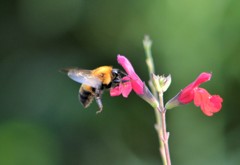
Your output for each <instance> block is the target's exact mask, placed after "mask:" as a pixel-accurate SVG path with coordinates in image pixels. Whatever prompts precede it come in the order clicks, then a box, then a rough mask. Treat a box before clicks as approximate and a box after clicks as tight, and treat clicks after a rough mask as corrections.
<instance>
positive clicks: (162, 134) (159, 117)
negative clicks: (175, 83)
mask: <svg viewBox="0 0 240 165" xmlns="http://www.w3.org/2000/svg"><path fill="white" fill-rule="evenodd" d="M151 46H152V41H151V40H150V38H149V36H145V37H144V40H143V47H144V50H145V54H146V64H147V67H148V71H149V78H150V80H149V86H150V88H151V91H152V93H153V95H154V97H155V98H157V99H158V102H159V104H158V105H159V106H158V107H156V108H154V112H155V117H156V124H155V129H156V131H157V134H158V140H159V145H160V146H159V151H160V155H161V157H162V161H163V164H164V165H171V159H170V151H169V145H168V139H169V132H167V126H166V109H165V108H164V100H163V90H161V84H160V81H159V80H160V77H159V76H156V75H155V69H154V68H155V67H154V63H153V58H152V52H151Z"/></svg>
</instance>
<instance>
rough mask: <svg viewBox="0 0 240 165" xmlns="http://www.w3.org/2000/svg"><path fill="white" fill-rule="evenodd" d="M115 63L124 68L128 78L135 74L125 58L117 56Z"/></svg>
mask: <svg viewBox="0 0 240 165" xmlns="http://www.w3.org/2000/svg"><path fill="white" fill-rule="evenodd" d="M117 61H118V63H119V64H120V65H121V66H122V67H123V68H124V70H125V71H126V72H127V74H128V75H129V76H131V75H132V74H136V73H135V71H134V69H133V66H132V64H131V63H130V61H129V60H128V59H127V58H126V57H125V56H122V55H118V56H117Z"/></svg>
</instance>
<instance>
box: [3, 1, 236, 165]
mask: <svg viewBox="0 0 240 165" xmlns="http://www.w3.org/2000/svg"><path fill="white" fill-rule="evenodd" d="M239 9H240V1H238V0H195V1H190V0H159V1H157V0H156V1H147V0H115V1H112V0H101V1H93V0H92V1H86V0H41V1H40V0H1V1H0V76H1V79H0V103H1V104H0V164H1V165H22V164H24V165H95V164H97V165H106V164H111V165H159V164H162V161H161V158H160V157H159V152H158V139H157V134H156V132H155V130H154V123H155V117H154V112H153V110H152V108H151V107H150V106H149V105H148V104H147V103H146V102H144V101H143V100H142V99H140V98H139V97H138V96H137V95H136V94H134V93H132V94H131V95H130V96H129V98H127V99H125V98H122V97H114V98H111V97H110V96H109V93H108V92H105V93H104V95H103V103H104V110H103V112H102V113H101V114H100V115H96V114H95V112H96V110H97V105H96V103H95V102H94V103H93V104H92V105H91V106H90V107H89V108H88V109H83V107H82V106H81V104H80V103H79V102H78V99H77V94H78V89H79V84H77V83H76V82H73V81H72V80H70V79H69V78H68V77H67V76H66V75H64V74H61V73H59V72H58V70H59V69H60V68H64V67H68V66H78V67H81V68H86V69H93V68H96V67H98V66H101V65H112V66H114V67H117V68H120V66H119V65H118V63H117V61H116V56H117V54H123V55H125V56H127V57H128V58H129V59H130V60H131V62H132V64H133V65H134V66H135V70H136V72H137V73H138V74H139V76H140V77H141V78H142V79H143V80H144V81H146V82H147V81H148V73H147V67H146V65H145V54H144V49H143V46H142V39H143V37H144V35H145V34H149V35H150V37H151V38H152V40H153V49H152V51H153V57H154V61H155V66H156V72H157V74H165V75H168V74H171V75H172V85H171V87H170V88H169V90H168V91H167V92H166V94H165V100H166V101H167V100H169V99H170V98H171V97H173V96H174V95H175V94H176V93H177V92H178V91H179V90H180V89H182V88H184V87H185V86H186V85H187V84H188V83H190V82H191V81H193V80H194V79H195V78H196V77H197V76H198V74H200V73H201V72H203V71H208V72H212V73H213V77H212V80H211V81H210V82H208V83H206V84H203V85H202V86H203V87H205V88H207V89H208V90H209V92H210V93H212V94H219V95H221V96H222V97H223V98H224V102H223V108H222V110H221V112H220V113H218V114H216V115H214V116H213V117H206V116H205V115H203V113H202V112H201V110H200V109H199V108H197V107H195V106H194V105H193V104H189V105H186V106H181V107H178V108H175V109H173V110H170V111H169V112H168V113H167V126H168V131H170V135H171V136H170V140H169V143H170V152H171V158H172V164H178V165H193V164H194V165H202V164H206V165H208V164H209V165H226V164H227V165H235V164H239V162H240V141H239V139H240V121H239V116H240V109H239V107H240V95H239V91H240V63H239V61H240V10H239Z"/></svg>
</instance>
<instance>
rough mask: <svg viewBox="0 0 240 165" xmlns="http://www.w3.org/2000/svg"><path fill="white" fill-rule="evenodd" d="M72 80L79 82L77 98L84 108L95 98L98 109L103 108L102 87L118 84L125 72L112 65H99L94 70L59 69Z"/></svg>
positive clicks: (107, 87)
mask: <svg viewBox="0 0 240 165" xmlns="http://www.w3.org/2000/svg"><path fill="white" fill-rule="evenodd" d="M61 71H62V72H65V73H67V75H68V76H69V77H70V78H71V79H72V80H74V81H76V82H78V83H81V84H82V85H81V86H80V89H79V93H78V98H79V101H80V102H81V104H82V105H83V107H84V108H87V107H88V106H89V105H90V104H91V102H92V101H93V99H94V98H95V100H96V102H97V105H98V107H99V110H98V111H97V113H99V112H101V111H102V109H103V104H102V101H101V96H102V93H103V91H104V89H109V88H112V87H116V86H118V85H119V84H120V83H121V82H122V80H121V79H122V77H123V76H126V75H127V74H126V73H125V72H123V71H121V70H119V69H115V68H113V67H112V66H100V67H98V68H96V69H94V70H85V69H79V68H65V69H62V70H61Z"/></svg>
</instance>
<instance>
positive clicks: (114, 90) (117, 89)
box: [110, 86, 122, 97]
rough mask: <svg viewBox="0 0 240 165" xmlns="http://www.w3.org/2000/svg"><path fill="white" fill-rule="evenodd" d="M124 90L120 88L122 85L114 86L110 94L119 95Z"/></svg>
mask: <svg viewBox="0 0 240 165" xmlns="http://www.w3.org/2000/svg"><path fill="white" fill-rule="evenodd" d="M121 93H122V90H121V88H120V86H116V87H114V88H111V89H110V96H112V97H114V96H119V95H121Z"/></svg>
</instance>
